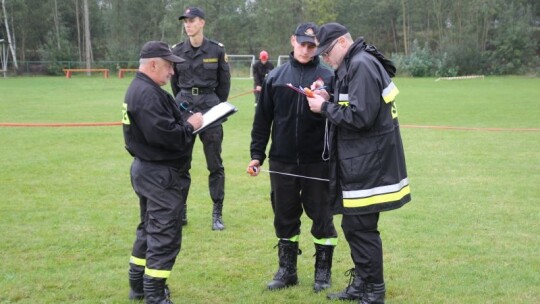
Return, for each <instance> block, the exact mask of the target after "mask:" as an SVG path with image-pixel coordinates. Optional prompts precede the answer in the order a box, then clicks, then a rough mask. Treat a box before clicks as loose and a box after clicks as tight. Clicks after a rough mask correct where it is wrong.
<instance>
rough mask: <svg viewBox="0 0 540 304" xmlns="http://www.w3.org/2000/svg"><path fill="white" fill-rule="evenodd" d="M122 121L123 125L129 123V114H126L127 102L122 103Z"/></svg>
mask: <svg viewBox="0 0 540 304" xmlns="http://www.w3.org/2000/svg"><path fill="white" fill-rule="evenodd" d="M122 123H123V124H125V125H130V124H131V122H130V121H129V116H128V115H127V103H124V104H123V105H122Z"/></svg>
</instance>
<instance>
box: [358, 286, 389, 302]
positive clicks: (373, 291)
mask: <svg viewBox="0 0 540 304" xmlns="http://www.w3.org/2000/svg"><path fill="white" fill-rule="evenodd" d="M364 288H365V289H364V293H363V294H362V299H360V302H358V303H359V304H384V294H385V292H386V290H385V288H384V283H380V284H374V283H367V284H365V285H364Z"/></svg>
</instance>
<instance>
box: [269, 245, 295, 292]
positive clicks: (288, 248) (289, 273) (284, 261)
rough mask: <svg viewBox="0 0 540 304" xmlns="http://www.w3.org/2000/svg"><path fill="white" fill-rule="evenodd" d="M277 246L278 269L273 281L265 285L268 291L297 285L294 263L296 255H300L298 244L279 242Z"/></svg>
mask: <svg viewBox="0 0 540 304" xmlns="http://www.w3.org/2000/svg"><path fill="white" fill-rule="evenodd" d="M277 246H278V258H279V269H278V271H277V272H276V274H275V275H274V279H273V280H272V281H271V282H270V283H268V284H267V287H268V289H270V290H276V289H280V288H285V287H289V286H293V285H296V284H298V275H297V274H296V261H297V258H298V255H300V254H301V253H302V252H301V251H300V250H299V249H298V242H291V241H287V240H279V242H278V244H277ZM274 248H275V247H274Z"/></svg>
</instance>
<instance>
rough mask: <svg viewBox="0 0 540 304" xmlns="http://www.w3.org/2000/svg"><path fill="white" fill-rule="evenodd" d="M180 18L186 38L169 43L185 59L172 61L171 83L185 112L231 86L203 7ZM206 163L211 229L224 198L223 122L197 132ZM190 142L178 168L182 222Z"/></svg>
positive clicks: (219, 226)
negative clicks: (208, 34) (207, 28)
mask: <svg viewBox="0 0 540 304" xmlns="http://www.w3.org/2000/svg"><path fill="white" fill-rule="evenodd" d="M178 19H179V20H181V21H183V26H184V30H185V31H186V34H187V36H188V37H189V39H187V40H185V41H183V42H180V43H178V44H176V45H174V46H173V53H174V54H175V55H177V56H180V57H182V58H184V59H185V61H184V62H181V63H178V64H176V65H175V67H174V68H175V75H174V76H173V77H172V79H171V86H172V91H173V93H174V95H175V96H176V100H177V102H178V103H179V104H180V106H181V107H182V108H183V109H184V110H185V111H184V113H186V115H189V112H190V111H192V112H202V113H206V112H207V111H208V110H209V109H210V108H212V107H213V106H215V105H217V104H219V103H220V102H225V101H227V98H228V97H229V90H230V88H231V74H230V70H229V63H228V58H227V54H226V53H225V48H224V46H223V44H221V43H219V42H216V41H213V40H210V39H207V38H206V37H204V26H205V24H206V19H205V14H204V11H203V10H202V9H200V8H198V7H189V8H187V9H186V10H185V11H184V12H183V14H182V16H180V17H179V18H178ZM199 138H200V140H201V142H202V144H203V150H204V156H205V158H206V165H207V168H208V171H209V172H210V174H209V176H208V187H209V190H210V197H211V199H212V202H213V208H212V230H223V229H225V225H224V223H223V218H222V212H223V201H224V199H225V168H224V167H223V159H222V158H221V150H222V143H223V126H222V125H221V124H216V125H215V126H213V127H210V128H208V129H206V130H204V131H202V132H201V133H199ZM194 144H195V141H193V142H191V147H190V153H189V160H188V161H187V162H186V163H185V166H183V168H182V180H183V185H184V187H183V188H182V196H183V197H184V200H183V201H184V203H185V204H186V206H185V208H183V210H184V212H183V214H182V223H183V225H187V223H188V220H187V198H188V194H189V188H190V185H191V175H190V173H189V170H190V169H191V160H192V153H193V145H194Z"/></svg>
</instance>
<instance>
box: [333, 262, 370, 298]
mask: <svg viewBox="0 0 540 304" xmlns="http://www.w3.org/2000/svg"><path fill="white" fill-rule="evenodd" d="M345 275H346V276H349V285H348V286H347V287H345V289H344V290H342V291H340V292H336V293H329V294H328V295H327V296H326V297H327V298H328V299H330V300H349V301H352V300H360V298H361V297H362V294H363V292H364V281H362V278H360V275H359V274H358V272H357V271H356V270H355V268H351V269H349V270H347V271H346V272H345Z"/></svg>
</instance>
